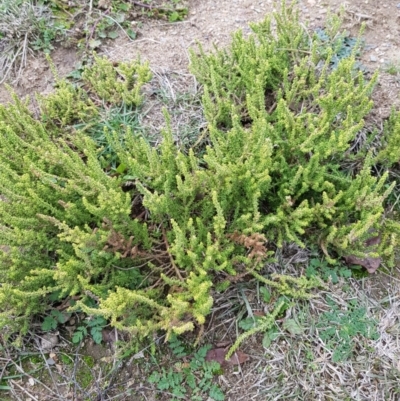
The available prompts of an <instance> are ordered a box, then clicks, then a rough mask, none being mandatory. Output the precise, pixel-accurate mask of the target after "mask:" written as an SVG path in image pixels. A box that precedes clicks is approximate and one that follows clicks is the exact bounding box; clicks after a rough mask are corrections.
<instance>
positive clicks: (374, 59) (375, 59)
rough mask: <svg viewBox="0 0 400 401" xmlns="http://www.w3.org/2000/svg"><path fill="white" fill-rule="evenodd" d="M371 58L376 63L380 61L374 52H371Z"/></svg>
mask: <svg viewBox="0 0 400 401" xmlns="http://www.w3.org/2000/svg"><path fill="white" fill-rule="evenodd" d="M369 59H370V61H372V62H374V63H376V62H377V61H378V58H377V57H376V56H374V55H373V54H371V55H370V56H369Z"/></svg>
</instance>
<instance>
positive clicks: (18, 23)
mask: <svg viewBox="0 0 400 401" xmlns="http://www.w3.org/2000/svg"><path fill="white" fill-rule="evenodd" d="M51 18H52V14H51V11H50V9H49V7H47V6H45V5H35V4H34V3H32V2H31V1H26V2H23V3H22V4H18V3H16V2H12V1H5V2H4V3H3V4H1V5H0V32H1V34H2V37H0V50H1V51H0V83H3V82H4V81H5V80H6V79H7V78H8V77H9V76H10V74H11V73H14V74H15V75H16V77H15V80H18V78H19V76H20V74H21V72H22V70H23V68H24V67H25V66H26V61H27V58H28V55H29V54H30V53H33V47H34V46H35V42H38V41H40V40H41V38H40V37H41V34H42V33H43V31H44V30H48V29H51V27H52V22H51Z"/></svg>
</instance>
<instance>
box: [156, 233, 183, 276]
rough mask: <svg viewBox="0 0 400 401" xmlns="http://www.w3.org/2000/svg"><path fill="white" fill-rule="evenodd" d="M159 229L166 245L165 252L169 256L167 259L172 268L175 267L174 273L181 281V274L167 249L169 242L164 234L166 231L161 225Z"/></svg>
mask: <svg viewBox="0 0 400 401" xmlns="http://www.w3.org/2000/svg"><path fill="white" fill-rule="evenodd" d="M161 230H162V234H163V238H164V242H165V246H166V247H167V253H168V256H169V260H170V261H171V264H172V266H173V268H174V269H175V273H176V275H177V276H178V277H179V280H181V281H183V277H182V276H181V273H180V271H179V269H178V267H177V266H176V264H175V262H174V259H173V257H172V255H171V254H170V253H169V252H168V250H169V244H168V240H167V235H166V233H165V229H164V227H161Z"/></svg>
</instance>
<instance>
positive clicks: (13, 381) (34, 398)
mask: <svg viewBox="0 0 400 401" xmlns="http://www.w3.org/2000/svg"><path fill="white" fill-rule="evenodd" d="M10 382H11V383H12V384H14V385H16V386H17V387H18V388H19V389H20V390H22V391H23V392H24V393H25V394H26V395H27V396H29V397H30V398H31V399H32V400H33V401H39V399H38V398H36V397H35V396H34V395H32V394H31V393H30V392H29V391H28V390H26V389H24V388H23V387H22V386H20V385H19V384H18V383H17V382H16V381H15V380H10Z"/></svg>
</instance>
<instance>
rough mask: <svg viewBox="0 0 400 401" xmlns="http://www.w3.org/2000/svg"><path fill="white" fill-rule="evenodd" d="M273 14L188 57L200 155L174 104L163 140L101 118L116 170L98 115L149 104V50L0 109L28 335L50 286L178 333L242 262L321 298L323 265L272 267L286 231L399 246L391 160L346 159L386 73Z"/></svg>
mask: <svg viewBox="0 0 400 401" xmlns="http://www.w3.org/2000/svg"><path fill="white" fill-rule="evenodd" d="M274 18H275V22H276V28H277V30H276V31H277V32H276V34H275V33H274V29H272V25H273V19H272V17H267V18H266V20H265V21H264V22H261V23H259V24H254V25H253V26H252V29H253V31H254V34H253V35H252V36H250V37H249V38H244V37H243V35H242V34H241V33H237V34H235V35H234V37H233V41H232V45H231V48H230V49H228V50H224V51H219V50H216V52H215V53H214V54H210V55H206V54H204V52H200V55H199V56H197V55H195V54H194V53H193V54H192V70H193V71H194V73H195V74H196V76H197V78H198V79H199V81H200V82H202V83H203V85H204V98H203V104H204V110H205V115H206V117H207V120H208V124H209V125H208V135H209V138H208V143H209V145H208V146H207V147H205V148H203V149H201V151H200V152H199V153H195V151H194V150H193V149H190V150H189V151H188V152H187V153H183V152H182V151H181V150H180V149H179V148H178V147H177V146H176V145H175V143H174V140H173V134H172V130H171V127H170V124H169V119H168V115H166V116H165V117H166V122H167V127H166V129H165V130H164V132H163V133H162V136H163V141H162V143H161V144H160V146H159V147H157V148H155V147H152V146H151V145H150V144H149V143H148V142H147V141H146V140H145V138H143V137H141V136H140V135H137V133H136V132H134V131H133V130H134V129H135V127H134V126H129V124H128V125H127V126H124V127H121V130H112V129H107V128H105V129H104V132H103V134H104V138H105V140H106V142H107V146H109V147H110V148H111V149H113V152H114V155H115V160H117V161H118V167H117V168H116V169H115V171H113V173H112V174H110V166H109V165H107V163H106V161H105V158H104V157H103V156H102V154H101V152H102V149H99V147H98V144H97V143H96V141H95V140H93V139H92V138H91V137H90V136H89V135H88V133H89V132H91V131H90V129H89V128H90V127H93V126H95V124H97V122H96V118H100V117H99V116H102V115H104V113H103V110H100V109H101V107H124V106H127V107H128V106H129V107H132V108H135V107H139V106H140V102H141V101H142V97H141V94H140V89H141V87H142V86H143V84H144V83H146V82H147V81H148V80H149V79H150V71H149V68H148V66H147V65H146V64H141V63H139V62H134V63H131V64H129V63H122V64H119V65H112V63H111V62H110V61H107V60H106V59H102V58H96V59H95V64H94V65H93V66H92V67H88V68H87V69H86V70H85V71H84V73H83V74H82V77H83V79H84V86H82V88H77V87H74V86H72V85H70V84H68V83H66V82H63V81H61V82H60V83H59V88H58V90H57V91H56V92H55V93H54V94H52V95H50V96H48V97H38V101H39V103H40V107H41V110H42V112H43V116H42V119H36V118H35V117H34V116H33V115H32V113H31V112H30V111H29V109H28V107H27V105H26V104H25V103H23V102H22V101H21V100H19V99H18V98H17V97H14V102H15V103H14V104H13V105H9V106H0V166H1V169H2V174H1V176H0V194H1V196H2V201H1V202H0V223H1V226H0V244H1V245H2V247H1V254H0V282H1V283H2V286H1V287H0V327H2V328H7V329H8V330H9V331H12V330H16V329H21V330H22V332H23V331H26V330H27V328H28V325H29V319H30V318H31V317H32V315H34V314H37V313H43V312H44V311H45V310H46V309H47V308H48V307H49V306H50V305H51V299H53V298H54V294H55V293H57V294H58V297H59V299H60V300H62V299H64V298H68V297H71V296H75V297H76V298H78V300H77V302H76V304H75V306H74V307H73V308H72V309H74V308H75V309H80V310H82V311H84V312H86V313H88V314H91V315H93V316H102V317H104V318H106V319H109V320H110V322H111V324H112V325H113V326H114V327H117V328H118V329H121V330H125V331H128V332H130V333H132V334H134V335H135V338H137V339H138V340H140V339H142V338H144V337H146V336H148V335H150V334H151V333H153V332H154V331H157V330H165V331H166V333H167V338H168V337H169V336H171V334H173V333H175V334H181V333H184V332H185V331H188V330H193V329H194V327H195V324H197V325H200V326H201V325H203V324H204V323H205V319H206V316H207V314H208V313H209V312H210V310H211V307H212V304H213V297H212V291H213V289H215V288H218V287H226V286H227V285H229V283H230V282H232V281H233V282H236V281H237V280H240V279H241V278H242V277H245V276H246V275H249V274H253V276H255V277H257V278H258V279H260V280H261V281H264V282H265V283H266V284H267V285H273V286H274V287H275V288H276V290H277V291H281V292H282V293H284V294H285V295H286V296H288V297H297V298H298V297H302V298H304V297H308V296H310V293H309V291H310V289H312V288H315V287H316V286H318V285H319V283H318V282H317V281H315V280H314V279H313V278H311V279H309V280H307V279H305V278H300V279H291V278H287V277H284V276H277V277H276V278H278V282H274V281H272V280H270V279H267V278H265V277H263V272H262V268H263V266H264V265H265V263H266V262H267V260H268V257H269V256H270V254H271V253H272V249H273V247H274V246H281V245H282V244H283V242H284V241H294V242H296V243H297V244H299V245H301V246H305V245H308V244H319V246H320V247H321V249H322V250H323V251H324V252H325V253H326V255H327V256H328V259H329V260H330V261H332V260H334V258H335V257H339V256H343V255H349V254H353V255H356V256H359V257H365V256H379V257H381V258H382V259H384V260H386V261H388V262H390V261H391V260H392V258H393V254H394V247H395V245H396V244H397V241H398V240H397V233H398V232H399V228H398V227H399V225H398V223H397V222H396V221H393V220H389V219H388V218H386V217H385V215H384V213H383V212H384V209H383V202H384V200H385V198H386V197H387V196H388V194H389V193H390V191H391V190H392V188H393V185H394V184H391V183H390V182H388V174H387V173H384V174H382V175H381V176H380V177H377V176H374V175H373V173H372V167H373V166H375V164H376V163H382V164H383V163H384V161H386V160H388V161H389V162H393V161H394V156H392V153H390V154H389V153H387V152H388V151H386V150H385V147H384V145H383V146H382V148H381V149H378V150H377V151H373V150H370V151H369V152H367V151H365V150H360V151H359V153H358V154H357V155H356V156H357V157H358V158H359V159H360V160H361V162H360V167H359V169H358V170H357V171H354V172H351V173H349V172H348V171H347V170H346V168H344V167H343V166H344V165H345V164H346V162H347V161H348V160H350V159H351V158H352V157H354V156H355V155H354V154H352V151H350V148H351V143H352V141H353V140H354V139H355V137H356V135H357V133H358V132H359V131H360V129H361V128H362V127H363V118H364V117H365V116H366V115H367V114H368V112H369V110H370V109H371V107H372V102H371V100H370V94H371V92H372V90H373V86H374V84H375V82H376V76H374V77H373V79H372V80H370V81H366V80H365V79H364V77H363V76H362V74H361V73H358V72H357V71H356V70H355V68H354V57H351V56H350V57H348V58H347V59H343V60H340V61H339V62H338V63H337V65H335V68H332V64H331V58H332V54H333V50H332V51H327V52H321V51H320V49H321V46H320V42H318V40H315V41H314V40H310V36H309V34H308V32H307V31H306V30H305V28H304V27H303V25H302V24H300V23H299V21H298V18H297V15H296V13H295V11H294V8H293V7H291V6H290V7H288V6H286V5H285V4H284V5H283V8H282V10H281V12H280V13H278V14H275V16H274ZM85 89H87V90H88V93H87V94H85V92H84V90H85ZM63 99H64V100H65V101H64V102H63ZM94 105H103V106H94ZM396 121H397V120H396ZM93 124H94V125H93ZM394 126H397V125H396V124H395V125H394ZM389 130H390V128H389ZM121 135H122V136H123V140H121ZM387 142H388V143H390V144H391V146H394V147H396V146H397V148H398V141H397V140H395V139H391V137H390V133H388V137H387ZM397 150H398V149H397ZM385 152H386V153H385ZM390 152H394V150H393V149H391V151H390ZM353 153H354V152H353ZM393 154H395V153H393ZM376 155H378V156H376ZM376 235H379V236H380V242H379V244H377V245H374V247H372V248H373V249H371V250H369V249H368V248H367V250H366V245H365V241H366V240H368V239H370V238H371V237H373V236H376ZM88 298H90V299H92V300H94V301H95V302H96V307H90V306H88V302H87V299H88ZM266 324H267V326H268V327H269V325H270V323H269V322H267V323H266Z"/></svg>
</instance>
